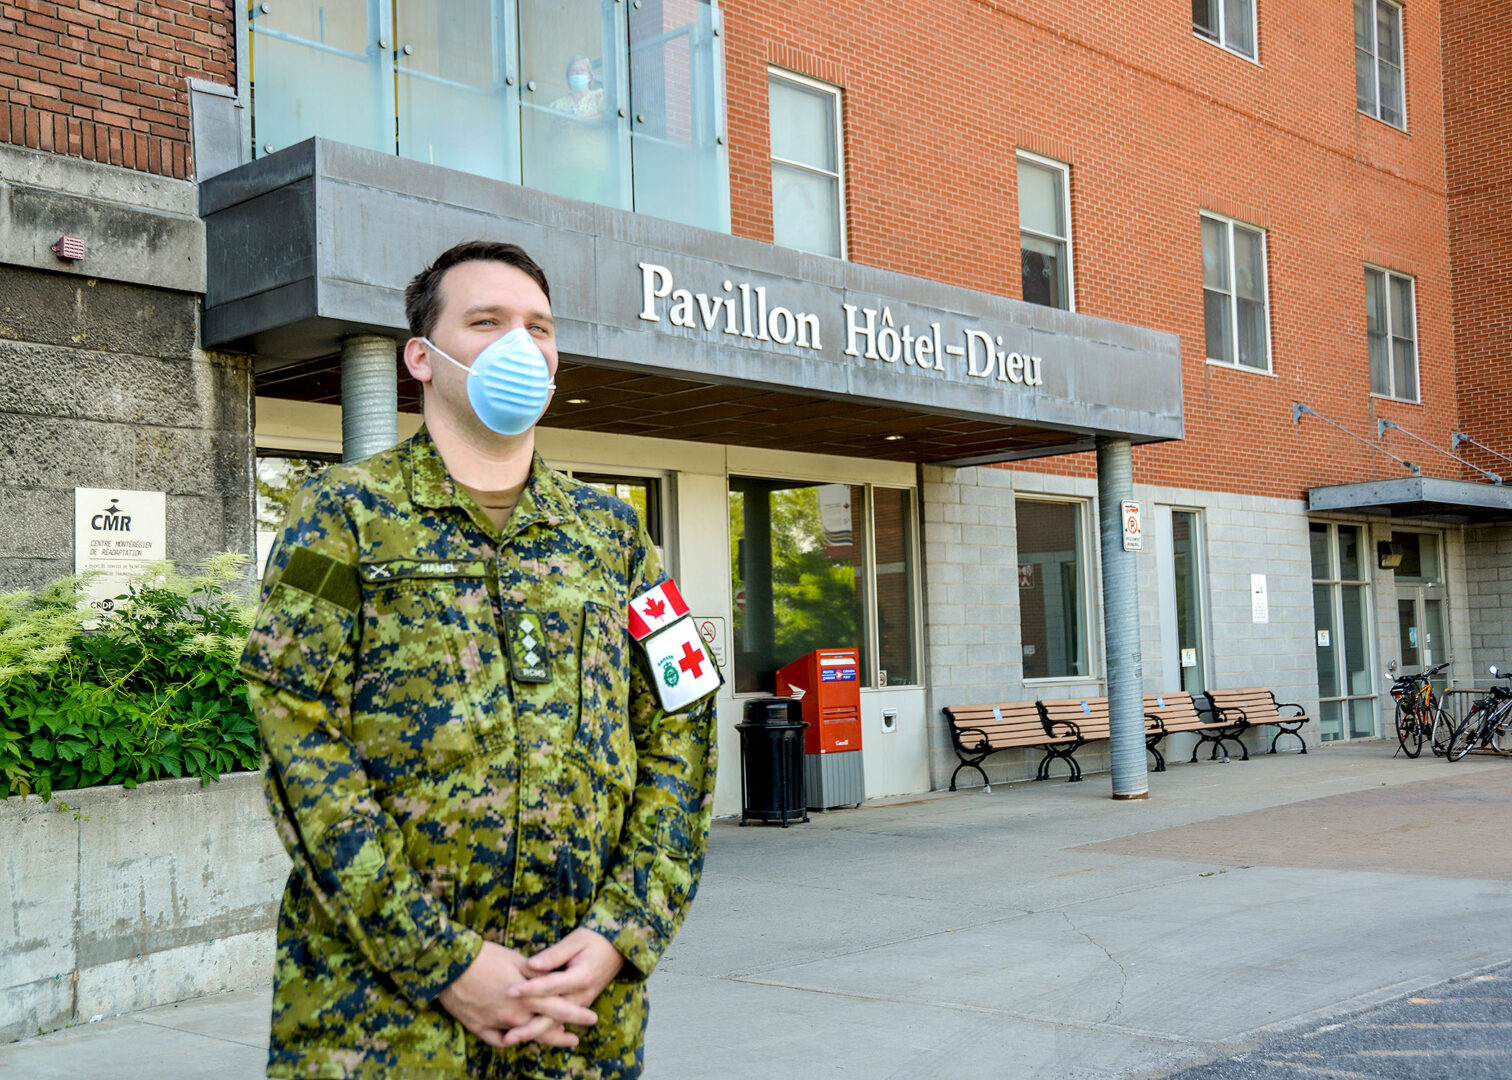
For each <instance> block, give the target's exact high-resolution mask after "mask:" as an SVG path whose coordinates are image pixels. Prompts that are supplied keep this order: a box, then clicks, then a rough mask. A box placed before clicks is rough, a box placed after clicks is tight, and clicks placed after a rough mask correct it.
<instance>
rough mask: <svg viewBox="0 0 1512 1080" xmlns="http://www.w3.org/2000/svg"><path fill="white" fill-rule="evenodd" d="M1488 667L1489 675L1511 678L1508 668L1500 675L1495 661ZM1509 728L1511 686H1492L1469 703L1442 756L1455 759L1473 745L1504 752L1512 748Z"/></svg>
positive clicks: (1499, 752)
mask: <svg viewBox="0 0 1512 1080" xmlns="http://www.w3.org/2000/svg"><path fill="white" fill-rule="evenodd" d="M1490 670H1491V675H1492V677H1493V678H1497V679H1512V672H1509V673H1508V674H1506V675H1503V674H1502V673H1501V669H1499V668H1498V667H1497V666H1496V665H1495V664H1493V665H1491V669H1490ZM1509 731H1512V690H1509V689H1508V688H1507V687H1505V686H1493V687H1492V688H1491V692H1490V694H1488V695H1487V696H1486V697H1483V698H1481V699H1480V700H1479V701H1477V702H1475V703H1474V704H1472V705H1471V706H1470V709H1469V711H1468V712H1466V713H1465V719H1464V720H1462V721H1460V723H1459V726H1458V727H1456V728H1455V729H1454V734H1453V735H1451V736H1450V737H1449V745H1448V746H1447V747H1446V748H1445V756H1446V757H1447V758H1448V759H1449V760H1450V761H1458V760H1460V758H1462V757H1464V756H1465V755H1466V754H1468V753H1469V752H1470V751H1471V750H1474V749H1476V748H1477V747H1480V748H1482V749H1486V750H1493V751H1495V752H1496V753H1498V754H1505V753H1508V752H1509V751H1512V739H1509V738H1508V732H1509Z"/></svg>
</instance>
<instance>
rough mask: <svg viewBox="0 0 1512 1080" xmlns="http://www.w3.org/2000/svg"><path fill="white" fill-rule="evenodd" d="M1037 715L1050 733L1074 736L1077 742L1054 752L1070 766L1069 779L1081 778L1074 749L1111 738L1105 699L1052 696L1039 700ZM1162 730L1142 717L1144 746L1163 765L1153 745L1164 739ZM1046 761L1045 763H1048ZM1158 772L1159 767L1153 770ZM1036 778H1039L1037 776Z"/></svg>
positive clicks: (1111, 733) (1079, 766)
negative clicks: (1143, 721)
mask: <svg viewBox="0 0 1512 1080" xmlns="http://www.w3.org/2000/svg"><path fill="white" fill-rule="evenodd" d="M1039 707H1040V716H1041V717H1042V718H1043V719H1044V721H1045V730H1046V731H1048V732H1050V733H1051V734H1053V735H1056V734H1058V735H1070V734H1074V735H1076V736H1077V737H1078V738H1079V739H1080V741H1079V742H1077V743H1076V745H1075V746H1072V747H1071V748H1070V749H1069V750H1067V751H1065V752H1064V753H1060V754H1056V755H1055V756H1056V757H1059V758H1063V759H1064V760H1065V762H1066V764H1067V765H1069V766H1070V767H1071V776H1070V779H1072V780H1080V779H1081V778H1082V771H1081V765H1080V764H1078V762H1077V760H1076V751H1077V750H1079V749H1081V748H1082V747H1083V746H1084V745H1086V744H1087V743H1089V742H1096V741H1097V740H1098V739H1108V738H1112V735H1113V732H1112V728H1111V725H1110V721H1109V717H1108V699H1107V698H1105V697H1100V698H1055V699H1052V700H1050V701H1041V702H1040V703H1039ZM1164 736H1165V732H1163V731H1162V730H1160V726H1159V725H1158V724H1155V723H1152V722H1151V720H1150V718H1149V716H1146V717H1145V749H1146V750H1148V751H1149V752H1150V753H1152V754H1154V755H1155V758H1156V760H1157V761H1160V762H1161V767H1164V759H1163V758H1161V756H1160V751H1159V750H1156V749H1155V744H1156V743H1158V742H1159V741H1160V740H1161V739H1162V738H1164ZM1047 764H1048V762H1047ZM1156 771H1157V772H1158V771H1159V769H1157V770H1156ZM1037 779H1038V778H1037Z"/></svg>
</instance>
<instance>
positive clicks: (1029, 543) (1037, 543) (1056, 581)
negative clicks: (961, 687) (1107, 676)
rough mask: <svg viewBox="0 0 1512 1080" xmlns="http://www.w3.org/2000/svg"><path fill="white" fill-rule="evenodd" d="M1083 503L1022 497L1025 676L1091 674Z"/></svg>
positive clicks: (1018, 513)
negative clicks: (1083, 539)
mask: <svg viewBox="0 0 1512 1080" xmlns="http://www.w3.org/2000/svg"><path fill="white" fill-rule="evenodd" d="M1082 508H1083V504H1081V503H1058V502H1035V501H1032V500H1029V499H1017V500H1015V506H1014V520H1015V525H1016V526H1017V533H1018V586H1019V587H1018V596H1019V636H1020V644H1021V647H1022V649H1023V657H1024V678H1026V679H1063V678H1079V677H1081V676H1085V675H1088V674H1090V672H1089V671H1088V661H1087V633H1086V625H1087V592H1086V588H1085V587H1084V577H1085V573H1086V563H1085V557H1084V555H1083V543H1082V528H1083V526H1082V517H1083V515H1082Z"/></svg>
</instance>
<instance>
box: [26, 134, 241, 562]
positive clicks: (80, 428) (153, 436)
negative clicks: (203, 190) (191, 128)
mask: <svg viewBox="0 0 1512 1080" xmlns="http://www.w3.org/2000/svg"><path fill="white" fill-rule="evenodd" d="M0 177H3V179H0V386H3V387H4V388H5V390H4V394H3V395H0V589H6V588H15V587H19V586H35V585H39V584H41V583H43V582H45V581H47V580H49V579H51V578H54V577H57V576H59V575H61V574H67V573H71V572H72V571H73V569H74V552H73V489H74V488H75V487H121V488H127V489H135V490H147V491H164V492H166V493H167V494H168V500H167V513H168V557H169V558H171V559H174V560H175V561H178V562H183V563H192V562H195V561H197V560H199V559H202V558H204V557H205V556H206V555H209V554H212V553H214V552H217V551H224V550H234V551H243V552H247V553H249V554H250V553H251V551H252V548H253V543H252V513H251V493H252V455H253V447H252V430H251V428H252V417H251V386H252V383H251V370H250V367H249V364H248V361H247V360H246V359H245V358H242V357H236V356H230V355H218V354H213V353H207V352H204V351H203V350H201V349H200V348H199V347H198V342H199V309H200V297H199V293H200V292H202V291H203V288H204V284H203V282H204V230H203V227H202V226H201V225H200V223H199V220H198V218H197V217H196V216H195V195H194V187H193V185H191V184H187V183H182V182H178V181H171V180H163V179H159V178H156V177H150V176H145V175H143V174H140V173H134V172H131V171H129V170H126V169H113V168H110V167H108V166H101V165H92V164H88V163H84V162H77V161H67V160H64V159H60V158H55V157H53V156H51V155H45V154H34V153H30V152H28V151H24V150H17V149H13V148H8V147H0ZM65 232H66V233H70V234H76V235H81V236H82V237H83V238H84V239H85V241H86V244H87V245H88V251H89V253H88V254H87V255H86V257H85V259H83V260H82V261H80V262H77V263H67V262H64V261H63V260H61V259H58V258H57V257H56V256H54V255H53V254H52V253H51V252H50V251H48V250H47V247H48V245H50V244H51V243H52V242H53V241H55V240H56V239H57V238H58V237H59V236H60V235H62V234H63V233H65Z"/></svg>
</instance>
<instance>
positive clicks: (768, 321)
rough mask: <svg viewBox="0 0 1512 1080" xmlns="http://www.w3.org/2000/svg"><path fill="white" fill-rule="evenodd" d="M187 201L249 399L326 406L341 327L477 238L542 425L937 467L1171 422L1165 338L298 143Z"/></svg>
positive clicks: (218, 323) (379, 317)
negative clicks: (514, 266) (498, 254)
mask: <svg viewBox="0 0 1512 1080" xmlns="http://www.w3.org/2000/svg"><path fill="white" fill-rule="evenodd" d="M200 193H201V214H202V215H203V217H204V219H205V226H206V238H207V248H208V274H207V276H208V281H207V289H206V297H205V316H204V341H205V344H206V346H208V347H223V348H238V349H246V350H249V351H252V352H254V353H256V355H257V361H256V369H257V372H258V389H259V393H263V394H273V395H276V396H284V397H298V398H302V399H304V400H315V401H323V400H332V401H334V400H337V399H338V398H339V383H338V375H337V355H338V353H339V351H340V343H341V340H342V338H344V337H346V336H348V335H350V334H354V333H377V334H383V335H387V336H390V337H394V338H395V339H396V340H397V341H403V340H404V338H405V337H407V336H408V330H407V329H406V326H405V320H404V310H403V293H404V286H405V284H406V283H407V282H408V281H409V279H410V278H411V277H412V276H413V275H414V274H415V272H416V271H418V270H419V269H420V268H421V267H423V266H424V265H425V264H426V263H428V262H429V261H430V260H431V259H433V258H434V257H435V256H436V255H437V254H439V253H440V252H441V251H442V250H443V249H445V248H446V247H448V246H449V245H451V244H453V243H455V242H457V241H459V240H464V239H474V238H483V239H500V240H509V241H513V242H515V243H518V244H520V245H521V246H522V247H524V248H525V249H526V250H527V251H529V252H530V253H531V254H532V255H533V256H534V257H535V258H536V259H537V260H538V261H539V262H540V263H541V264H542V266H543V267H544V268H545V269H546V272H547V275H548V277H549V278H550V280H551V283H552V301H553V303H552V306H553V310H554V313H555V315H556V321H557V341H558V346H559V348H560V350H561V354H562V359H563V364H562V370H561V371H560V373H559V374H558V377H557V384H558V389H557V395H556V400H555V402H554V404H553V405H552V408H551V410H550V412H549V413H548V414H547V417H546V423H547V424H548V425H550V426H552V427H561V428H569V429H578V430H590V431H603V432H615V433H622V434H636V435H648V436H655V437H661V438H672V439H688V440H695V441H709V442H722V443H735V444H739V445H746V446H759V447H766V448H773V449H790V450H805V451H810V452H816V453H832V454H843V455H849V456H857V457H875V458H889V459H893V460H905V461H920V462H934V463H942V464H956V465H965V464H980V463H985V462H991V461H1007V460H1013V459H1017V458H1027V457H1037V456H1042V455H1046V454H1059V453H1066V452H1069V451H1075V450H1087V449H1091V448H1092V446H1093V444H1094V441H1095V439H1096V437H1097V436H1110V437H1115V438H1125V439H1129V440H1131V441H1133V442H1136V443H1144V442H1154V441H1159V440H1164V439H1179V438H1181V437H1182V434H1183V426H1182V398H1181V359H1180V348H1179V341H1178V339H1177V338H1176V337H1175V336H1174V335H1171V334H1165V333H1159V332H1156V331H1153V330H1146V329H1142V328H1139V327H1134V326H1128V325H1124V324H1120V323H1114V322H1109V321H1107V320H1103V319H1094V318H1090V317H1087V316H1084V315H1075V314H1071V313H1067V312H1062V311H1057V310H1053V309H1049V308H1044V307H1040V306H1038V305H1034V304H1026V303H1022V302H1019V301H1014V300H1006V299H1003V298H1002V297H997V296H991V295H988V294H985V293H980V292H973V291H971V290H967V289H961V288H956V287H953V286H948V285H943V284H939V283H936V282H930V281H925V280H921V279H918V278H911V277H907V276H904V275H901V274H894V273H890V272H887V271H883V270H877V269H874V268H871V267H866V266H860V265H857V264H855V263H851V262H845V261H841V260H836V259H830V258H825V257H821V256H814V255H806V254H803V253H801V252H797V251H793V250H791V249H785V248H777V247H773V246H772V245H769V244H763V243H759V242H756V241H752V240H745V239H740V238H737V237H731V236H728V235H725V234H723V233H716V232H709V231H706V230H702V229H695V228H691V227H688V226H683V225H678V224H675V223H672V222H668V221H664V220H661V219H657V218H651V217H648V216H645V215H636V214H632V213H628V212H625V211H620V210H613V209H609V208H605V207H597V206H591V205H588V204H586V203H581V202H576V201H573V200H567V199H562V198H559V197H556V196H553V195H549V194H545V193H542V192H538V191H532V190H529V189H526V188H522V187H519V186H516V185H513V184H507V183H502V182H499V181H494V180H488V179H485V178H482V177H475V176H468V175H465V174H462V173H458V172H453V171H450V170H446V169H440V168H436V167H434V166H431V165H427V164H423V163H420V162H412V161H405V160H396V159H395V158H394V157H392V156H390V155H386V154H381V153H377V152H374V151H370V150H362V149H358V148H355V147H351V146H346V145H342V144H339V143H332V142H328V141H325V140H319V139H316V140H310V141H308V142H305V143H301V144H299V145H298V146H294V147H291V148H290V149H288V150H286V151H283V152H281V153H278V154H274V155H272V156H270V157H266V158H262V159H259V160H258V161H255V162H252V163H250V164H247V165H243V166H241V167H240V168H237V169H234V170H232V171H230V172H227V173H222V174H221V175H219V176H215V177H212V178H211V179H209V180H206V181H204V182H203V183H202V184H201V187H200ZM1004 257H1005V258H1009V259H1011V258H1013V257H1014V255H1013V252H1011V251H1007V252H1005V253H1004ZM411 395H412V396H413V391H411Z"/></svg>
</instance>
